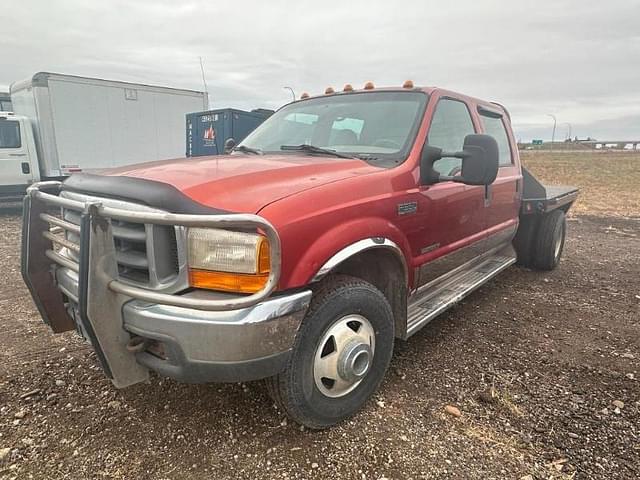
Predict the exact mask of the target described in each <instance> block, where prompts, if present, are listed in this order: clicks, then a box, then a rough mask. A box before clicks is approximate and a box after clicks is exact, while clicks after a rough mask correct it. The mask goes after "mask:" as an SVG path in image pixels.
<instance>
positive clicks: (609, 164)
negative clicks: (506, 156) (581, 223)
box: [520, 151, 640, 217]
mask: <svg viewBox="0 0 640 480" xmlns="http://www.w3.org/2000/svg"><path fill="white" fill-rule="evenodd" d="M520 158H521V159H522V163H523V165H524V166H525V167H527V168H528V169H529V170H530V171H531V173H533V174H534V175H535V176H536V177H538V178H539V179H540V180H542V181H543V182H545V183H549V184H556V185H575V186H577V187H579V188H580V197H579V198H578V201H577V202H576V205H574V206H573V208H572V210H571V211H572V214H573V215H576V214H591V215H603V216H609V215H613V216H623V217H638V216H640V153H634V152H615V151H606V152H601V151H587V152H553V153H551V152H546V151H545V152H542V151H541V152H521V153H520Z"/></svg>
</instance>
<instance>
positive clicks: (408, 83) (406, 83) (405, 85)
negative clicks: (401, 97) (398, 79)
mask: <svg viewBox="0 0 640 480" xmlns="http://www.w3.org/2000/svg"><path fill="white" fill-rule="evenodd" d="M402 88H413V80H405V81H404V83H403V84H402Z"/></svg>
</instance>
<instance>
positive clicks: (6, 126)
mask: <svg viewBox="0 0 640 480" xmlns="http://www.w3.org/2000/svg"><path fill="white" fill-rule="evenodd" d="M21 146H22V143H21V141H20V124H19V123H18V122H14V121H10V120H0V148H20V147H21Z"/></svg>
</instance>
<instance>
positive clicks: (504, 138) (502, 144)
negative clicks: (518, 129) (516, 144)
mask: <svg viewBox="0 0 640 480" xmlns="http://www.w3.org/2000/svg"><path fill="white" fill-rule="evenodd" d="M480 121H481V122H482V128H483V129H484V133H486V134H487V135H491V136H492V137H493V138H495V139H496V142H498V151H499V165H500V166H501V167H507V166H511V165H513V154H512V152H511V143H510V142H509V135H508V133H507V127H506V125H505V124H504V120H503V116H502V114H500V113H497V112H495V113H494V112H493V111H488V110H485V109H480Z"/></svg>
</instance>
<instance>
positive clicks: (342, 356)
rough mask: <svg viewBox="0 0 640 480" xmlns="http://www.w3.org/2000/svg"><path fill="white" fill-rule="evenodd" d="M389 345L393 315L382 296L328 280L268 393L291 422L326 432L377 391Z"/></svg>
mask: <svg viewBox="0 0 640 480" xmlns="http://www.w3.org/2000/svg"><path fill="white" fill-rule="evenodd" d="M393 341H394V322H393V314H392V311H391V307H390V305H389V302H387V300H386V298H385V297H384V295H383V294H382V293H381V292H380V291H379V290H378V289H377V288H375V287H374V286H373V285H371V284H369V283H367V282H365V281H362V280H360V279H358V278H354V277H349V276H346V275H339V276H338V275H337V276H333V277H330V278H328V279H327V280H326V281H325V282H324V283H323V284H322V285H321V286H320V287H319V288H318V290H317V291H316V292H315V294H314V296H313V299H312V301H311V306H310V307H309V310H308V312H307V314H306V316H305V318H304V320H303V322H302V325H301V326H300V330H299V331H298V334H297V336H296V341H295V344H294V348H293V352H292V355H291V358H290V359H289V362H288V364H287V367H286V369H285V371H283V372H282V373H280V374H279V375H277V376H275V377H272V378H270V379H267V388H268V390H269V393H270V394H271V396H272V397H273V399H274V401H275V402H276V404H277V405H278V406H279V407H280V408H281V409H282V410H284V411H285V412H286V413H287V414H288V415H289V416H290V417H291V418H292V419H293V420H295V421H296V422H298V423H300V424H302V425H304V426H306V427H309V428H314V429H320V428H326V427H330V426H332V425H335V424H336V423H338V422H340V421H342V420H344V419H346V418H348V417H350V416H351V415H353V414H354V413H356V412H357V411H358V410H359V409H360V408H361V407H362V406H363V405H364V404H365V403H366V401H367V400H368V399H369V398H370V397H371V395H372V394H373V393H374V392H375V391H376V389H377V388H378V386H379V385H380V382H381V381H382V378H383V377H384V374H385V371H386V370H387V367H388V365H389V361H390V360H391V355H392V353H393Z"/></svg>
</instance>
